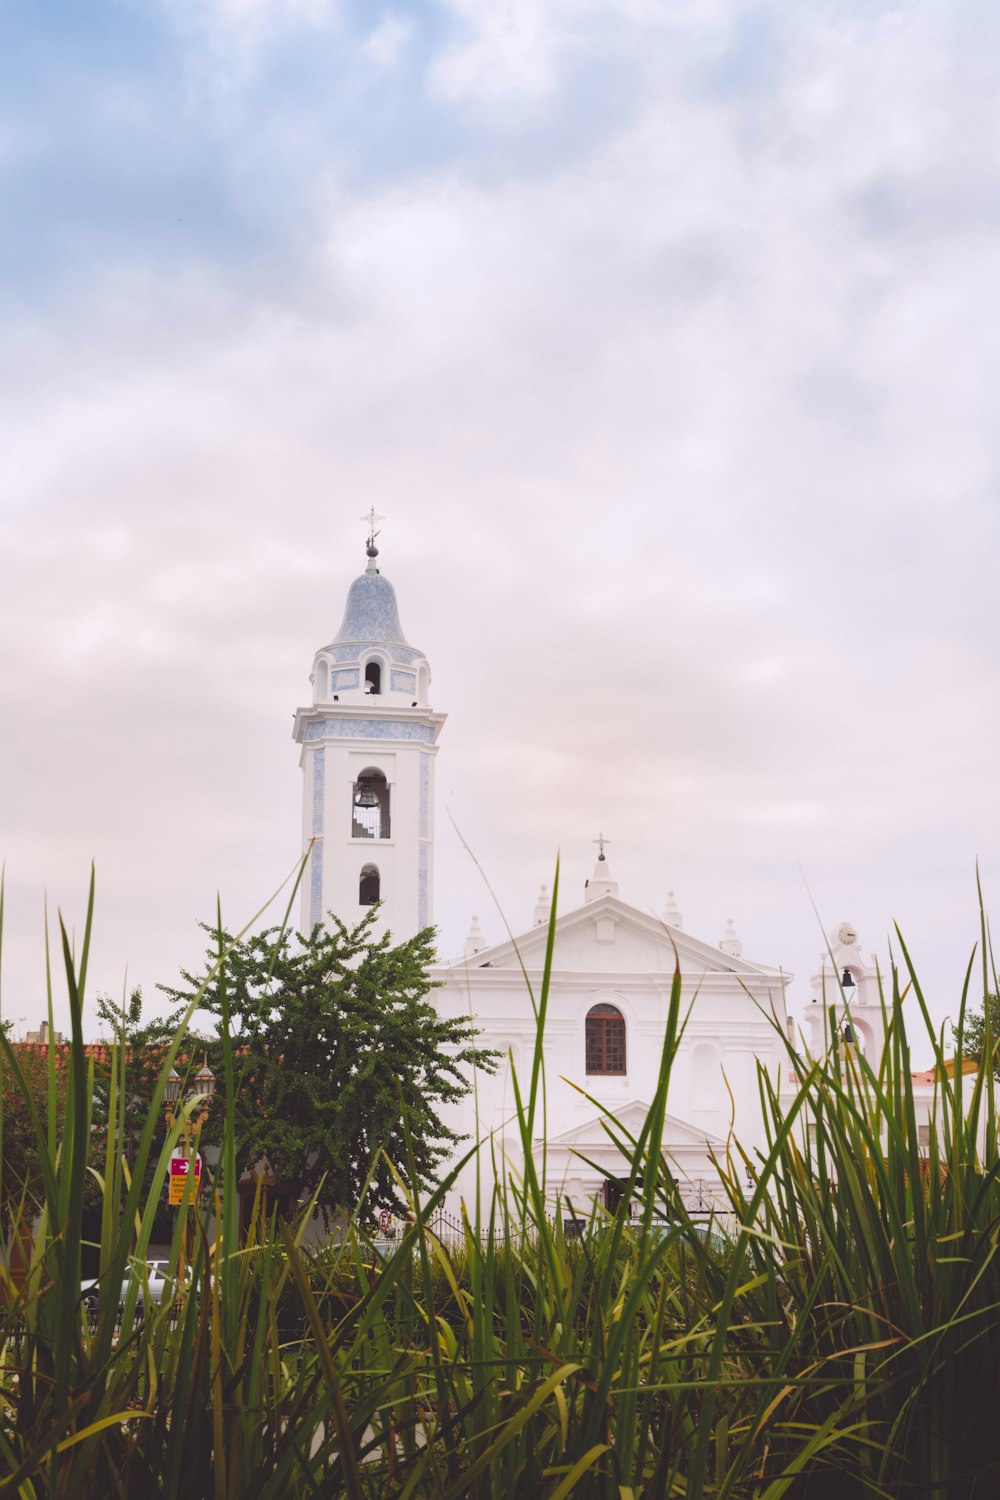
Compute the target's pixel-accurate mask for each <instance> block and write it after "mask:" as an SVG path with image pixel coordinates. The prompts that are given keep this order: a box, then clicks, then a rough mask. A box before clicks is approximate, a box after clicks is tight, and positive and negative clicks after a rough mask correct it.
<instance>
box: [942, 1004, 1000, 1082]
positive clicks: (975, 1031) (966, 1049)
mask: <svg viewBox="0 0 1000 1500" xmlns="http://www.w3.org/2000/svg"><path fill="white" fill-rule="evenodd" d="M987 1009H988V1012H989V1023H990V1048H991V1050H992V1053H993V1071H994V1073H995V1074H996V1076H997V1078H1000V995H997V994H994V993H989V994H987V996H986V999H985V1002H984V1004H983V1007H982V1009H981V1010H971V1009H970V1010H968V1011H966V1014H965V1021H964V1025H963V1027H962V1033H961V1036H959V1032H958V1028H957V1026H953V1027H952V1035H953V1038H954V1043H955V1046H956V1048H957V1047H959V1046H961V1049H962V1056H963V1057H972V1058H975V1060H976V1062H981V1061H982V1058H983V1053H984V1052H985V1050H986V1017H987Z"/></svg>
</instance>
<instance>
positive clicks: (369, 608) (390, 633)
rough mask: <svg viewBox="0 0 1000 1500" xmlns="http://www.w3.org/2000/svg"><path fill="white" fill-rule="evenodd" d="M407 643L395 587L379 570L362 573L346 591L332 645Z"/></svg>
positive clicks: (401, 644) (402, 644) (399, 644)
mask: <svg viewBox="0 0 1000 1500" xmlns="http://www.w3.org/2000/svg"><path fill="white" fill-rule="evenodd" d="M376 642H384V643H385V644H387V645H395V646H408V645H409V642H408V641H407V639H406V636H405V635H404V634H403V627H402V625H400V623H399V607H398V605H397V604H396V591H395V589H394V588H393V586H392V584H391V583H390V582H389V580H388V578H386V577H385V575H384V574H382V573H374V572H371V573H362V574H361V577H360V578H355V580H354V582H353V583H352V584H351V587H350V588H349V589H348V591H347V604H346V606H345V608H344V618H343V620H342V621H341V625H340V629H339V630H338V631H337V634H336V635H335V636H334V638H333V644H334V645H348V644H350V645H370V644H375V643H376Z"/></svg>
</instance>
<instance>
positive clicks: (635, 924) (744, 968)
mask: <svg viewBox="0 0 1000 1500" xmlns="http://www.w3.org/2000/svg"><path fill="white" fill-rule="evenodd" d="M608 918H610V919H611V921H612V923H613V925H614V927H616V928H618V929H619V931H620V933H621V934H622V935H624V934H625V933H631V934H632V935H633V936H634V938H638V939H644V940H645V946H646V952H645V954H644V955H643V958H642V960H641V962H640V965H639V967H640V968H641V969H643V970H646V969H649V970H655V969H659V970H660V971H661V972H662V971H667V972H672V971H673V968H674V965H675V964H678V963H679V965H680V968H681V972H682V973H684V974H688V975H690V976H691V977H704V976H706V975H708V974H711V973H717V974H719V973H721V974H736V975H739V976H740V977H741V978H743V979H744V980H747V981H751V980H759V979H764V980H767V981H769V982H773V981H775V980H777V981H778V982H779V983H781V984H782V985H785V984H787V983H788V981H789V980H790V978H791V975H790V974H787V973H783V972H782V971H781V970H779V969H775V968H772V967H771V966H770V965H768V964H760V963H751V962H750V960H749V959H746V958H742V957H738V956H735V955H733V954H729V953H725V952H723V951H721V950H720V949H719V948H717V947H715V946H714V945H713V944H711V943H706V942H703V941H702V940H701V939H700V938H696V937H694V936H693V934H691V933H690V932H684V931H682V930H681V929H679V928H674V927H669V928H668V927H666V926H665V925H664V924H663V922H662V921H661V920H660V919H659V918H658V917H654V916H652V915H650V914H648V913H646V912H642V911H639V910H637V908H636V907H634V906H629V905H628V904H627V903H626V902H624V901H622V900H621V899H620V898H619V897H618V896H611V895H602V896H598V897H597V899H596V900H595V901H592V902H590V903H585V904H584V905H583V906H579V907H576V908H575V909H573V910H570V911H565V912H561V913H560V914H559V916H558V917H557V918H556V947H555V956H554V968H555V970H557V971H558V970H562V971H566V970H570V971H572V970H575V969H577V968H580V967H587V968H589V967H590V964H591V963H592V962H593V959H592V957H591V954H592V953H593V952H594V951H595V950H594V948H593V945H592V939H593V934H594V924H595V923H597V922H599V921H601V920H602V919H608ZM574 935H576V937H577V938H578V939H582V941H578V942H577V943H574V941H573V939H574ZM547 941H548V933H547V926H546V924H544V923H540V924H539V925H537V926H535V927H532V928H530V929H529V931H528V932H526V933H523V934H522V935H521V936H519V937H517V938H507V939H506V940H504V941H502V942H499V943H496V944H494V945H491V946H490V947H485V948H483V949H481V950H479V951H477V952H476V954H475V955H474V957H473V958H471V959H467V958H461V959H456V960H452V962H451V963H445V964H443V965H441V968H442V969H453V970H455V969H460V970H463V971H468V972H472V973H475V972H476V971H477V970H478V969H480V968H486V969H520V968H521V966H522V965H523V966H524V968H525V969H528V970H532V971H537V970H539V969H541V967H542V965H543V963H544V960H545V949H546V944H547ZM597 941H598V944H599V946H601V947H603V951H604V953H606V954H607V955H608V957H607V961H603V962H602V964H601V967H602V968H605V969H607V970H608V971H609V972H613V971H614V970H615V968H616V967H618V965H617V964H616V962H615V960H614V959H613V958H612V954H613V953H614V951H615V949H616V948H618V949H620V948H621V947H622V945H621V944H620V943H618V942H616V943H614V944H613V945H607V946H605V944H604V943H602V942H601V940H600V939H598V940H597ZM634 960H635V955H633V960H632V961H633V963H634ZM620 962H621V972H625V971H626V969H627V968H630V967H631V966H632V965H631V964H630V963H629V960H628V958H627V957H626V956H625V955H624V953H623V956H622V959H621V961H620Z"/></svg>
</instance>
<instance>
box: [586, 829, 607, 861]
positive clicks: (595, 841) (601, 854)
mask: <svg viewBox="0 0 1000 1500" xmlns="http://www.w3.org/2000/svg"><path fill="white" fill-rule="evenodd" d="M590 842H591V843H592V844H597V845H598V855H597V857H598V859H603V858H604V846H605V844H610V843H611V840H610V839H606V838H605V837H604V834H603V833H599V834H598V835H597V837H596V839H591V841H590Z"/></svg>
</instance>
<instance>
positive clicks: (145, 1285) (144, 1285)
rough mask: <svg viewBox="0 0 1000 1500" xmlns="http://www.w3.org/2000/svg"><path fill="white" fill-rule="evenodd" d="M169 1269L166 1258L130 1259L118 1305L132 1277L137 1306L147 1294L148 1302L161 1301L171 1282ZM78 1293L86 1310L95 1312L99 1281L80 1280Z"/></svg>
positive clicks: (122, 1300) (99, 1290) (123, 1299)
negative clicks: (136, 1293)
mask: <svg viewBox="0 0 1000 1500" xmlns="http://www.w3.org/2000/svg"><path fill="white" fill-rule="evenodd" d="M169 1269H170V1262H169V1261H167V1260H147V1261H140V1260H135V1261H132V1262H131V1263H130V1266H129V1270H128V1271H127V1273H126V1275H125V1279H124V1280H123V1282H122V1284H121V1291H120V1293H119V1297H118V1306H119V1307H121V1306H122V1304H123V1303H124V1301H125V1294H126V1293H127V1291H128V1289H129V1285H130V1284H131V1282H132V1280H133V1279H134V1280H136V1281H137V1282H138V1283H139V1296H138V1305H139V1306H141V1305H142V1303H143V1302H144V1301H145V1299H146V1297H147V1296H148V1298H149V1300H150V1302H162V1301H163V1294H164V1292H165V1291H166V1290H167V1288H168V1287H169V1286H172V1284H173V1283H172V1281H171V1278H170V1276H169V1275H168V1272H169ZM80 1294H81V1299H82V1301H83V1305H84V1307H85V1308H86V1309H87V1311H88V1312H96V1311H97V1305H98V1302H99V1301H100V1298H101V1287H100V1282H99V1281H97V1280H93V1281H84V1282H81V1285H80Z"/></svg>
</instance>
